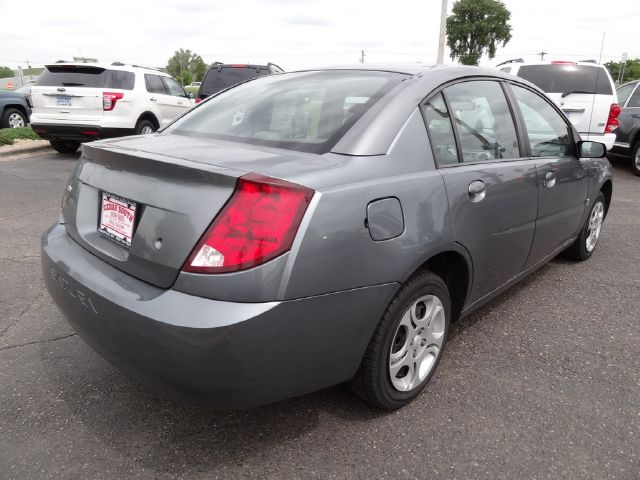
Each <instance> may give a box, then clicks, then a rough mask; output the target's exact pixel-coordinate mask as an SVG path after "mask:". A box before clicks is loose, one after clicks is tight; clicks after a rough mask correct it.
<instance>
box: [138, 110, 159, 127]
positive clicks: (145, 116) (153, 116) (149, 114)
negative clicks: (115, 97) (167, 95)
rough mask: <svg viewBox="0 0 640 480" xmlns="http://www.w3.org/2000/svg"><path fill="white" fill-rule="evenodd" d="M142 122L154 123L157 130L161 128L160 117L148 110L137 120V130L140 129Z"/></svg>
mask: <svg viewBox="0 0 640 480" xmlns="http://www.w3.org/2000/svg"><path fill="white" fill-rule="evenodd" d="M142 120H149V121H150V122H151V123H153V125H154V127H155V128H156V130H158V129H159V128H160V122H159V121H158V117H157V116H156V114H155V113H153V112H150V111H148V110H147V111H146V112H142V113H141V114H140V116H139V117H138V120H136V128H137V127H138V124H139V123H140V121H142Z"/></svg>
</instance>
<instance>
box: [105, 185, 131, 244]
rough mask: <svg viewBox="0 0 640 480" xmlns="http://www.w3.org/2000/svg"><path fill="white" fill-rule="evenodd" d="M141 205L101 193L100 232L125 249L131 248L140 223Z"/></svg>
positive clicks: (111, 194)
mask: <svg viewBox="0 0 640 480" xmlns="http://www.w3.org/2000/svg"><path fill="white" fill-rule="evenodd" d="M138 211H139V205H138V203H137V202H134V201H133V200H129V199H128V198H125V197H121V196H120V195H115V194H113V193H109V192H105V191H101V192H100V210H99V215H98V232H99V233H100V234H102V235H104V236H105V237H107V238H109V239H111V240H113V241H114V242H116V243H118V244H120V245H122V246H123V247H125V248H127V249H128V248H131V242H132V240H133V235H134V234H135V231H136V226H137V223H138Z"/></svg>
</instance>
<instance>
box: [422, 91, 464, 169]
mask: <svg viewBox="0 0 640 480" xmlns="http://www.w3.org/2000/svg"><path fill="white" fill-rule="evenodd" d="M424 118H425V121H426V123H427V131H428V132H429V141H430V142H431V148H433V155H434V157H435V159H436V162H437V164H438V166H442V165H453V164H456V163H458V150H457V148H456V139H455V136H454V134H453V127H452V126H451V119H450V118H449V111H448V110H447V105H446V104H445V102H444V99H443V98H442V94H441V93H439V94H437V95H436V96H435V97H433V98H432V99H431V100H429V101H428V102H427V103H426V104H425V106H424Z"/></svg>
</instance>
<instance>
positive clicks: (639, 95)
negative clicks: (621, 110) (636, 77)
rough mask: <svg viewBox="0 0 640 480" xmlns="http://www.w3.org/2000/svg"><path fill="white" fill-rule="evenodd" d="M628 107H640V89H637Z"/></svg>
mask: <svg viewBox="0 0 640 480" xmlns="http://www.w3.org/2000/svg"><path fill="white" fill-rule="evenodd" d="M627 107H640V88H636V91H635V92H633V95H631V98H630V99H629V103H627Z"/></svg>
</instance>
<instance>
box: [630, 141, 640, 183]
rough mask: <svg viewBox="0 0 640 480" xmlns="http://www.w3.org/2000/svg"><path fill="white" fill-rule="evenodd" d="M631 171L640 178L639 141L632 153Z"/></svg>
mask: <svg viewBox="0 0 640 480" xmlns="http://www.w3.org/2000/svg"><path fill="white" fill-rule="evenodd" d="M631 170H633V173H635V174H636V175H637V176H639V177H640V141H637V142H636V144H635V145H634V146H633V151H632V152H631Z"/></svg>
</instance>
